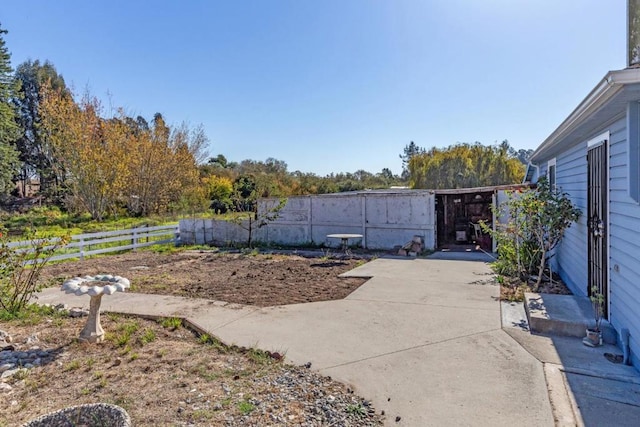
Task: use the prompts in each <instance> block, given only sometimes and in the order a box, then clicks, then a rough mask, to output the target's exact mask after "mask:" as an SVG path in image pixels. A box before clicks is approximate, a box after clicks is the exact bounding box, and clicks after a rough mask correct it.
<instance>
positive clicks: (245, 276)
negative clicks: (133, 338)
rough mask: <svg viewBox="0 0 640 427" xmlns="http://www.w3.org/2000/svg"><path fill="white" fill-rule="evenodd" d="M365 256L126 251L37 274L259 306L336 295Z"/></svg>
mask: <svg viewBox="0 0 640 427" xmlns="http://www.w3.org/2000/svg"><path fill="white" fill-rule="evenodd" d="M364 262H365V261H364V260H360V259H328V258H305V257H301V256H297V255H272V254H254V255H251V254H228V253H226V254H225V253H214V252H208V251H178V252H174V253H155V252H153V251H139V252H129V253H126V254H122V255H113V256H106V257H99V258H91V259H87V260H84V261H75V262H66V263H64V264H58V265H52V266H49V267H47V268H46V269H45V270H44V272H43V275H42V279H43V280H51V279H58V280H57V282H56V283H60V282H61V280H62V279H66V278H70V277H74V276H84V275H93V274H99V273H107V274H114V275H120V276H123V277H126V278H128V279H129V280H131V284H132V288H131V291H132V292H140V293H153V294H162V295H179V296H186V297H197V298H207V299H214V300H218V301H226V302H232V303H238V304H248V305H256V306H260V307H266V306H273V305H285V304H297V303H306V302H315V301H328V300H336V299H342V298H344V297H346V296H347V295H349V294H350V293H351V292H353V291H354V290H356V289H357V288H358V287H359V286H360V285H362V284H363V283H364V282H365V280H364V279H359V278H340V277H338V276H339V275H340V274H342V273H344V272H347V271H349V270H351V269H353V268H355V267H357V266H358V265H361V264H363V263H364Z"/></svg>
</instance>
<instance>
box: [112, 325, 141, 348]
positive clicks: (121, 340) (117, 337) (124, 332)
mask: <svg viewBox="0 0 640 427" xmlns="http://www.w3.org/2000/svg"><path fill="white" fill-rule="evenodd" d="M139 328H140V325H139V324H138V322H126V323H122V324H120V325H118V327H117V328H116V331H115V332H114V333H112V334H107V336H106V338H107V340H110V341H112V342H113V343H114V344H115V345H116V346H117V347H125V346H126V345H128V344H129V341H131V336H132V335H133V334H134V333H135V332H137V331H138V329H139Z"/></svg>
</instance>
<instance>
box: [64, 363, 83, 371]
mask: <svg viewBox="0 0 640 427" xmlns="http://www.w3.org/2000/svg"><path fill="white" fill-rule="evenodd" d="M78 369H80V361H79V360H72V361H71V362H69V363H67V364H66V365H64V367H63V368H62V372H72V371H76V370H78Z"/></svg>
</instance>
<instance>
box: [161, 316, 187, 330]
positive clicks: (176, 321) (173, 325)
mask: <svg viewBox="0 0 640 427" xmlns="http://www.w3.org/2000/svg"><path fill="white" fill-rule="evenodd" d="M160 325H162V327H163V328H166V329H171V330H172V331H175V330H176V329H179V328H180V327H181V326H182V319H180V318H179V317H167V318H165V319H162V320H160Z"/></svg>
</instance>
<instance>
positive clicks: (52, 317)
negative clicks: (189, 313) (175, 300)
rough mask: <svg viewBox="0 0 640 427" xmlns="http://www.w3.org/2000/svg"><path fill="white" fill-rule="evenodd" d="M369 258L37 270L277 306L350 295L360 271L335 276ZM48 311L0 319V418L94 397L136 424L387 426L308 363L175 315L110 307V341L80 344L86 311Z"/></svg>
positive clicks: (228, 258) (169, 257) (132, 259)
mask: <svg viewBox="0 0 640 427" xmlns="http://www.w3.org/2000/svg"><path fill="white" fill-rule="evenodd" d="M364 262H366V261H363V260H358V259H348V260H341V259H327V258H304V257H301V256H294V255H260V254H257V255H256V254H246V255H243V254H218V253H213V252H207V251H193V250H191V251H178V252H174V253H166V254H161V253H155V252H153V251H140V252H137V253H134V252H132V253H126V254H122V255H114V256H105V257H98V258H91V259H87V260H84V261H75V262H67V263H63V264H57V265H53V266H49V267H47V268H46V269H45V271H44V273H43V276H42V277H41V279H42V281H43V282H47V283H49V284H50V285H54V284H59V283H61V282H62V280H64V279H67V278H70V277H74V276H83V275H93V274H98V273H108V274H115V275H121V276H124V277H127V278H129V279H130V280H131V283H132V289H131V291H133V292H143V293H156V294H171V295H181V296H189V297H199V298H210V299H215V300H221V301H227V302H234V303H241V304H253V305H258V306H271V305H280V304H294V303H302V302H312V301H323V300H331V299H340V298H344V297H345V296H347V295H349V294H350V293H351V292H353V291H354V290H355V289H357V288H358V287H359V286H360V285H362V283H364V281H365V280H364V279H341V278H339V277H338V276H339V275H340V274H341V273H343V272H346V271H349V270H351V269H353V268H355V267H356V266H358V265H360V264H362V263H364ZM41 310H45V311H46V310H50V311H52V312H51V313H48V314H46V315H45V316H43V315H42V314H38V315H34V316H33V317H32V318H31V317H27V318H24V319H18V320H12V321H5V322H3V321H0V330H2V331H4V332H0V336H4V338H3V339H0V369H3V370H5V372H4V373H3V376H2V379H0V427H4V426H19V425H20V424H21V423H23V422H25V421H28V420H30V419H33V418H34V417H37V416H39V415H42V414H45V413H48V412H51V411H55V410H58V409H62V408H65V407H68V406H72V405H77V404H82V403H95V402H104V403H113V404H116V405H119V406H121V407H123V408H124V409H125V410H127V412H128V413H129V415H130V416H131V418H132V421H133V425H136V426H193V427H196V426H229V427H231V426H257V425H291V426H325V425H336V426H380V425H382V422H383V419H384V417H383V416H382V414H381V413H380V412H376V410H375V409H374V408H373V407H372V406H371V403H370V402H368V401H367V400H365V399H364V398H362V397H359V396H357V395H356V394H355V393H354V391H353V390H352V389H350V388H349V386H348V385H345V384H341V383H338V382H336V381H333V380H332V379H331V378H329V377H323V376H321V375H318V374H316V373H314V372H313V369H312V367H311V366H310V364H309V365H308V366H293V365H289V364H287V363H286V354H284V355H280V354H277V353H274V354H270V353H267V352H263V351H261V350H260V349H245V348H234V347H228V346H226V345H224V344H223V343H221V342H219V341H217V340H216V339H215V338H214V337H209V336H206V335H203V336H198V335H197V334H195V333H194V332H192V331H190V330H188V329H185V328H184V327H183V326H182V325H181V321H180V320H179V319H164V320H161V321H159V322H155V321H151V320H145V319H140V318H135V317H126V316H119V315H113V314H103V316H102V326H103V328H104V330H105V331H106V340H105V342H103V343H100V344H85V343H80V342H78V340H77V337H78V334H79V331H80V330H81V329H82V326H83V325H84V323H85V322H86V317H85V318H70V317H69V315H68V314H67V313H66V311H64V310H62V311H59V310H54V309H52V308H48V309H47V308H45V309H41ZM7 335H10V336H11V337H10V338H7ZM24 357H26V359H24ZM20 358H23V359H20ZM21 367H26V368H22V369H21ZM310 368H311V369H310ZM8 372H10V373H11V375H10V376H7V375H8V374H7V373H8Z"/></svg>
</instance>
